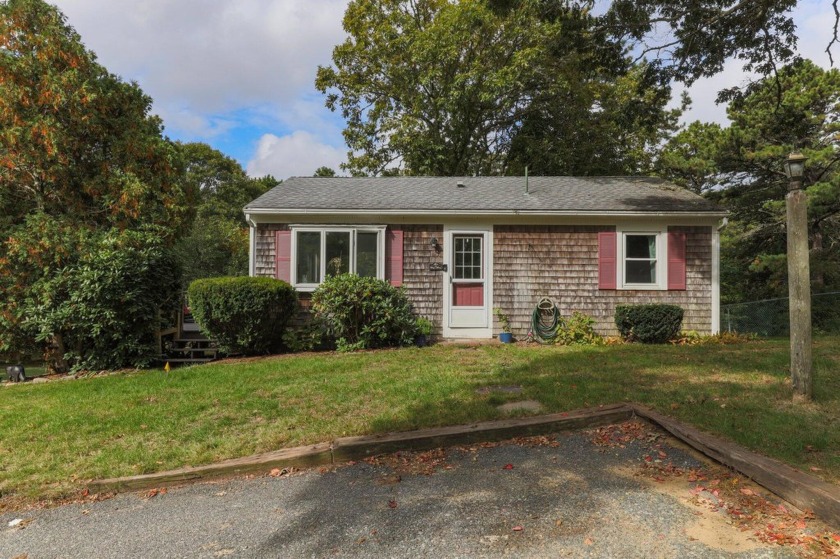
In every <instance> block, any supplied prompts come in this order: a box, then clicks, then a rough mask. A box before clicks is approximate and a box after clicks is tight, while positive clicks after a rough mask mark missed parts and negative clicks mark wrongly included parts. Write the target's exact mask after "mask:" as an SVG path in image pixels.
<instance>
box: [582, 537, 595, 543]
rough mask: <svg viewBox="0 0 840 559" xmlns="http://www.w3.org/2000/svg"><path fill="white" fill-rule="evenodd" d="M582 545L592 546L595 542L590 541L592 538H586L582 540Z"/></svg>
mask: <svg viewBox="0 0 840 559" xmlns="http://www.w3.org/2000/svg"><path fill="white" fill-rule="evenodd" d="M583 543H585V544H586V545H592V544H594V543H595V542H593V541H592V538H586V539H585V540H583Z"/></svg>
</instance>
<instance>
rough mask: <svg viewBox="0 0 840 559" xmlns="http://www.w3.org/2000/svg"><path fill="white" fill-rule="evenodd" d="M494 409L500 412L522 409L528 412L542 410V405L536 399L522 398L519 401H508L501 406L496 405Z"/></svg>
mask: <svg viewBox="0 0 840 559" xmlns="http://www.w3.org/2000/svg"><path fill="white" fill-rule="evenodd" d="M496 409H497V410H499V411H500V412H502V413H507V412H512V411H523V410H524V411H530V412H539V411H542V409H543V407H542V404H541V403H539V402H537V401H536V400H522V401H521V402H510V403H507V404H502V405H501V406H496Z"/></svg>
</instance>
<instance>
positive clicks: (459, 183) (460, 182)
mask: <svg viewBox="0 0 840 559" xmlns="http://www.w3.org/2000/svg"><path fill="white" fill-rule="evenodd" d="M455 186H457V187H458V188H464V187H466V186H467V185H465V184H464V181H458V182H457V183H456V185H455Z"/></svg>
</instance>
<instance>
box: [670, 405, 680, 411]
mask: <svg viewBox="0 0 840 559" xmlns="http://www.w3.org/2000/svg"><path fill="white" fill-rule="evenodd" d="M679 408H680V405H679V404H671V409H672V410H677V409H679Z"/></svg>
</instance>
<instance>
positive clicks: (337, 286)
mask: <svg viewBox="0 0 840 559" xmlns="http://www.w3.org/2000/svg"><path fill="white" fill-rule="evenodd" d="M312 310H313V311H314V312H315V318H316V319H317V320H320V321H321V323H322V324H324V325H325V326H326V330H327V333H328V334H329V335H331V336H333V337H334V338H335V339H336V345H337V347H338V350H339V351H352V350H356V349H369V348H376V347H388V346H395V345H411V344H412V343H414V336H415V334H416V333H417V322H416V319H415V317H414V315H413V314H412V312H411V303H410V302H409V301H408V298H407V297H406V296H405V292H404V291H403V290H402V289H399V288H396V287H393V286H392V285H391V284H389V283H388V282H386V281H383V280H378V279H375V278H363V277H359V276H356V275H354V274H342V275H339V276H334V277H331V278H327V280H326V281H324V283H322V284H321V285H320V286H319V287H318V289H316V290H315V292H314V293H313V294H312Z"/></svg>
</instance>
